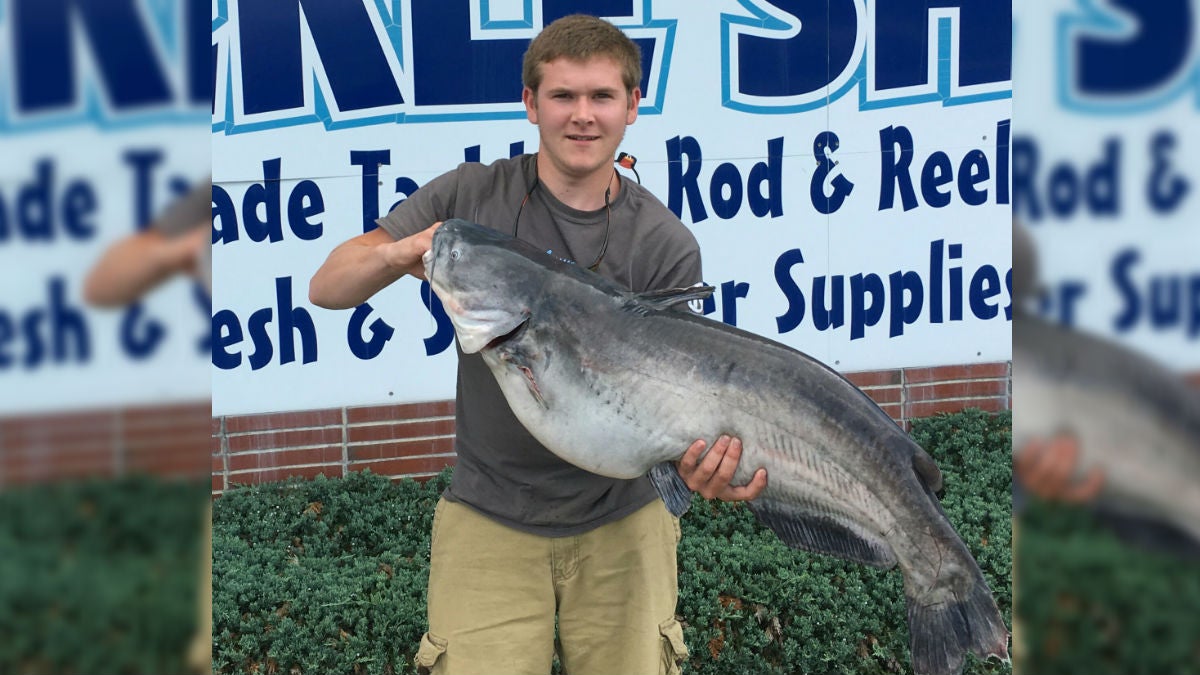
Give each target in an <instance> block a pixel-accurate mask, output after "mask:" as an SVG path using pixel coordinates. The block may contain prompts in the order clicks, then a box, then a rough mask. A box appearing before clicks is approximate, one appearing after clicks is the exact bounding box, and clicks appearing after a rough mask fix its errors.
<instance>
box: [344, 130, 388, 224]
mask: <svg viewBox="0 0 1200 675" xmlns="http://www.w3.org/2000/svg"><path fill="white" fill-rule="evenodd" d="M350 163H351V164H352V165H354V166H361V167H362V174H361V175H362V214H363V223H362V226H363V229H362V231H363V232H364V233H366V232H370V231H371V230H373V229H375V228H376V227H378V225H376V224H375V221H376V220H377V219H378V218H379V167H381V166H385V165H388V164H391V163H392V152H391V151H390V150H351V151H350Z"/></svg>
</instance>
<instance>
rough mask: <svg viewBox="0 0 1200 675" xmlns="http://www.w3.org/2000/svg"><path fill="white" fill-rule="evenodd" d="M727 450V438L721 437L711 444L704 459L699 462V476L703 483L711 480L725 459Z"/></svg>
mask: <svg viewBox="0 0 1200 675" xmlns="http://www.w3.org/2000/svg"><path fill="white" fill-rule="evenodd" d="M727 450H729V437H728V436H725V435H721V436H720V437H718V438H717V440H716V442H715V443H713V446H712V448H711V449H710V450H709V451H708V454H707V455H705V456H704V459H703V460H701V461H700V466H699V470H700V475H701V477H702V478H703V479H704V481H705V482H708V481H710V480H712V477H713V474H715V473H716V472H717V467H719V466H720V465H721V460H722V459H724V458H725V452H726V451H727Z"/></svg>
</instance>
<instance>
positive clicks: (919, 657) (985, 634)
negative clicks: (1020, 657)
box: [905, 577, 1009, 675]
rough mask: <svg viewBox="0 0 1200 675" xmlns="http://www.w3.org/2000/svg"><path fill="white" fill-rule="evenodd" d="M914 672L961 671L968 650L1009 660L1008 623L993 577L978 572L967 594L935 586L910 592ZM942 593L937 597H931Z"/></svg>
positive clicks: (941, 673) (945, 673)
mask: <svg viewBox="0 0 1200 675" xmlns="http://www.w3.org/2000/svg"><path fill="white" fill-rule="evenodd" d="M905 596H906V597H905V599H906V600H907V601H908V630H909V637H910V643H909V646H910V649H911V651H912V663H913V672H914V673H917V675H958V673H960V672H962V668H963V663H964V661H965V660H966V653H967V652H968V651H969V652H971V653H973V654H975V655H976V656H978V657H979V658H980V659H987V658H988V657H989V656H995V657H998V658H999V659H1000V660H1002V661H1005V662H1008V661H1009V656H1008V638H1009V633H1008V628H1007V627H1005V625H1004V619H1003V617H1002V616H1001V615H1000V610H999V609H998V608H997V607H996V601H995V600H994V599H993V598H992V591H991V589H989V588H988V585H987V582H986V581H984V580H983V579H982V578H981V577H978V578H976V579H975V580H974V582H973V583H971V584H970V586H969V588H968V590H967V591H966V592H965V593H959V592H948V591H947V590H946V589H938V588H935V589H933V591H931V592H929V593H926V594H925V595H924V596H923V598H915V597H913V596H911V595H908V593H907V592H906V593H905ZM931 596H932V597H933V598H936V599H934V600H933V601H930V600H928V598H930V597H931Z"/></svg>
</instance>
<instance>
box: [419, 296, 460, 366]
mask: <svg viewBox="0 0 1200 675" xmlns="http://www.w3.org/2000/svg"><path fill="white" fill-rule="evenodd" d="M421 303H422V304H424V305H425V309H427V310H429V315H430V316H432V317H433V321H434V323H435V324H436V325H437V330H435V331H434V333H433V335H430V336H429V337H427V338H425V340H424V343H425V355H426V356H433V355H434V354H441V353H442V352H444V351H446V348H447V347H449V346H450V342H451V341H452V340H454V324H452V323H450V317H449V315H447V314H446V309H445V308H444V307H442V301H441V299H439V298H438V296H436V295H434V294H433V289H432V288H431V287H430V286H429V282H428V281H422V282H421Z"/></svg>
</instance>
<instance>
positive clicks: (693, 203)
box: [667, 136, 708, 223]
mask: <svg viewBox="0 0 1200 675" xmlns="http://www.w3.org/2000/svg"><path fill="white" fill-rule="evenodd" d="M685 157H686V158H687V168H686V170H685V168H684V166H683V160H684V158H685ZM703 158H704V157H703V154H702V153H701V151H700V143H699V142H698V141H697V140H696V139H695V138H692V137H691V136H684V137H683V138H680V137H679V136H676V137H675V138H672V139H670V140H668V141H667V208H668V209H670V210H671V212H672V213H674V214H675V217H676V218H679V219H680V220H682V219H683V196H684V193H685V192H686V193H687V203H688V210H689V211H691V213H692V222H693V223H699V222H701V221H704V220H707V219H708V212H707V211H705V210H704V199H703V198H702V197H701V196H700V185H699V178H700V163H701V161H702V160H703Z"/></svg>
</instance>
